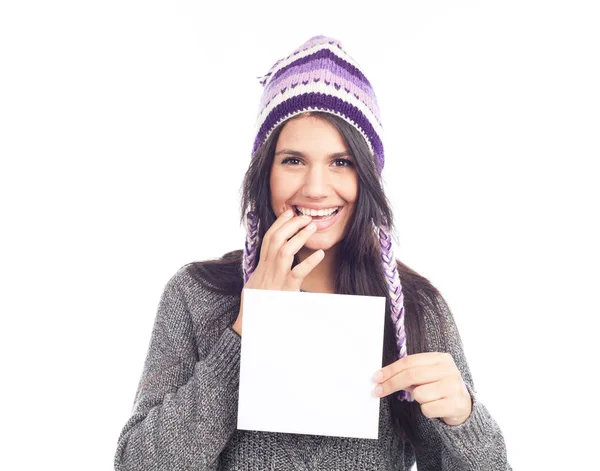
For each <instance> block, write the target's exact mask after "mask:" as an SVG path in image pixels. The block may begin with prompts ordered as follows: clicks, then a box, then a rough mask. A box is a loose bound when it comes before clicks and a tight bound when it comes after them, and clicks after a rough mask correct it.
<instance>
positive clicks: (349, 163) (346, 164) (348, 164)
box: [335, 159, 354, 167]
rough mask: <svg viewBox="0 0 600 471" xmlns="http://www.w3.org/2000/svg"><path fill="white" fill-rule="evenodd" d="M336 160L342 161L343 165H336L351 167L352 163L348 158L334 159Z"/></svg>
mask: <svg viewBox="0 0 600 471" xmlns="http://www.w3.org/2000/svg"><path fill="white" fill-rule="evenodd" d="M335 161H336V162H342V163H343V164H344V165H338V167H352V166H354V164H353V163H352V161H351V160H348V159H336V160H335Z"/></svg>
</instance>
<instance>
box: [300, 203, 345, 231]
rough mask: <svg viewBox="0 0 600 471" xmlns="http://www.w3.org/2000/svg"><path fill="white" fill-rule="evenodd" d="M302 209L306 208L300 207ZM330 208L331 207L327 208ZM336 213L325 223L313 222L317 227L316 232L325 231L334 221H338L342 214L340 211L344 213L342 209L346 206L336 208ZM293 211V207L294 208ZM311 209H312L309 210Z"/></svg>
mask: <svg viewBox="0 0 600 471" xmlns="http://www.w3.org/2000/svg"><path fill="white" fill-rule="evenodd" d="M302 207H303V208H304V207H306V206H302ZM329 207H330V208H331V206H329ZM338 208H339V209H338V212H337V213H336V215H335V216H333V217H332V218H331V219H327V220H325V221H314V220H313V222H314V223H315V226H317V232H319V231H324V230H325V229H328V228H329V227H331V226H333V225H334V224H335V223H336V221H337V220H338V218H339V217H340V214H342V211H344V209H345V208H346V206H345V205H344V206H338ZM294 209H295V206H294ZM311 209H312V208H311Z"/></svg>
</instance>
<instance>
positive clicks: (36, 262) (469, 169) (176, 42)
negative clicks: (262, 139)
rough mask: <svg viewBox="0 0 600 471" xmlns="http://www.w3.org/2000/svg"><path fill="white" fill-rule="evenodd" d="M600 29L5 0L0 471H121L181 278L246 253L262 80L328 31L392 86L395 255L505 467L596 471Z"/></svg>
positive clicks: (266, 6) (384, 89) (468, 8)
mask: <svg viewBox="0 0 600 471" xmlns="http://www.w3.org/2000/svg"><path fill="white" fill-rule="evenodd" d="M599 23H600V15H599V11H598V7H597V3H596V2H593V1H589V2H581V1H568V2H567V1H563V2H557V1H531V0H518V1H516V0H511V1H503V2H477V1H454V2H447V1H423V2H406V1H403V2H386V3H385V4H384V3H383V2H361V3H355V4H353V3H349V2H323V1H317V2H313V1H308V0H305V1H304V2H301V3H299V2H280V1H277V2H239V4H237V5H236V4H232V3H229V2H228V3H224V4H220V3H219V4H218V6H217V2H210V3H208V2H199V1H196V2H192V1H144V2H142V1H130V0H119V1H106V0H105V1H102V2H100V1H97V2H90V1H85V2H82V1H71V2H67V1H54V2H41V1H38V2H32V1H24V0H20V1H16V0H14V1H5V2H2V4H1V6H0V68H1V71H0V81H1V86H0V156H1V158H2V160H1V168H0V197H1V201H2V213H1V214H2V230H1V232H0V234H1V235H0V237H2V243H1V244H0V250H1V259H0V273H1V275H0V276H1V279H0V282H1V287H2V288H1V314H2V316H1V319H2V321H1V323H2V324H1V325H0V336H1V337H0V361H1V362H2V388H1V393H0V394H1V397H0V400H1V404H2V427H1V430H0V434H1V437H0V441H1V443H2V449H3V451H2V453H1V457H0V461H1V462H0V467H2V468H3V469H13V470H16V469H28V470H29V469H37V468H57V469H58V468H60V469H73V470H75V469H77V470H79V469H88V470H92V469H93V470H95V469H98V470H101V469H102V470H106V469H111V467H112V460H113V455H114V451H115V449H116V442H117V438H118V435H119V433H120V430H121V428H122V427H123V425H124V424H125V422H126V421H127V419H128V418H129V414H130V411H131V407H132V405H133V398H134V394H135V391H136V389H137V385H138V381H139V376H140V374H141V371H142V367H143V362H144V358H145V355H146V349H147V347H148V342H149V338H150V332H151V329H152V325H153V322H154V316H155V313H156V308H157V306H158V300H159V297H160V294H161V292H162V289H163V288H164V285H165V284H166V282H167V281H168V279H169V278H170V277H171V276H172V275H173V274H174V273H175V272H176V271H177V269H178V268H179V267H181V266H182V265H183V264H185V263H188V262H191V261H194V260H203V259H207V258H212V257H218V256H220V255H222V254H223V253H224V252H226V251H230V250H235V249H241V248H242V244H243V238H244V232H243V231H242V228H241V227H240V226H239V212H238V207H239V189H240V185H241V182H242V178H243V174H244V172H245V170H246V168H247V165H248V162H249V157H250V151H251V147H252V141H253V137H254V136H253V131H254V119H255V117H256V112H257V107H258V101H259V98H260V94H261V91H262V87H261V86H260V84H259V83H258V80H257V78H256V77H258V76H261V75H263V74H265V73H266V72H267V71H268V70H269V68H270V67H271V66H272V64H273V63H274V62H275V61H276V60H277V59H279V58H281V57H282V56H285V55H287V54H289V53H290V52H291V51H292V50H294V49H295V48H296V47H298V46H299V45H300V44H302V43H303V42H304V41H306V40H307V39H308V38H310V37H311V36H314V35H317V34H325V35H328V36H333V37H335V38H337V39H339V40H341V41H342V44H343V46H344V48H345V49H346V50H347V51H348V53H349V54H350V55H351V56H352V57H354V58H355V60H357V61H358V63H359V64H361V65H362V67H363V68H364V70H365V71H366V73H367V77H368V78H369V80H370V81H371V83H372V85H373V87H374V88H375V91H376V94H377V96H378V101H379V104H380V107H381V113H382V120H383V124H384V128H385V131H386V135H385V141H384V145H385V150H386V167H385V169H384V178H385V182H386V188H387V192H388V196H389V198H390V199H391V201H392V203H393V206H394V210H395V217H396V220H397V225H398V246H397V247H396V255H397V257H398V258H400V259H401V260H403V261H404V262H405V263H407V264H408V265H409V266H410V267H412V268H414V269H415V270H417V271H418V272H419V273H421V274H423V275H424V276H426V277H427V278H429V279H430V280H431V281H432V283H433V284H434V285H435V286H437V287H438V288H439V289H440V290H441V292H442V294H443V295H444V296H445V298H446V300H447V301H448V303H449V305H450V307H451V309H452V310H453V312H454V316H455V319H456V322H457V324H458V326H459V330H460V332H461V335H462V338H463V342H464V348H465V353H466V355H467V359H468V361H469V365H470V367H471V370H472V372H473V376H474V380H475V386H476V389H477V391H478V397H479V398H480V400H481V401H482V402H483V403H484V404H485V405H486V406H487V407H488V409H489V410H490V412H491V413H492V415H493V417H494V418H495V419H496V421H497V422H498V423H499V425H500V426H501V428H502V430H503V433H504V437H505V441H506V443H507V448H508V456H509V461H510V463H511V465H512V466H513V468H514V469H552V470H554V469H557V470H558V469H579V468H580V467H581V468H584V467H586V466H585V464H586V463H590V462H591V460H592V457H593V456H595V454H596V452H597V445H596V443H595V440H593V438H594V436H595V437H596V438H597V436H598V431H597V426H598V425H597V424H598V418H599V417H598V406H597V389H595V388H594V387H593V386H592V379H593V377H597V371H598V368H597V365H596V363H597V362H598V354H597V350H596V349H595V346H596V343H597V340H596V338H597V329H598V326H599V323H598V315H599V314H600V309H599V308H598V296H597V294H598V289H597V285H598V281H599V276H598V262H599V261H600V257H599V250H598V246H597V243H598V242H597V241H598V240H600V237H599V236H600V234H599V231H598V201H599V200H600V198H599V196H600V195H599V192H598V177H599V175H598V171H597V163H598V158H599V157H600V139H599V130H600V111H599V110H600V92H599V87H598V84H599V83H600V71H599V57H600V51H599V49H600V47H599V45H600V30H599V29H598V24H599ZM325 394H326V393H325Z"/></svg>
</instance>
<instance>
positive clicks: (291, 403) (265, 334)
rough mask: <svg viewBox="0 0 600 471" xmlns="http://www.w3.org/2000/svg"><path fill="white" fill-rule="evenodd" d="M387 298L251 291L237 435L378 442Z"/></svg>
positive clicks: (244, 330) (245, 323)
mask: <svg viewBox="0 0 600 471" xmlns="http://www.w3.org/2000/svg"><path fill="white" fill-rule="evenodd" d="M384 319H385V297H382V296H353V295H346V294H326V293H306V292H299V291H276V290H259V289H245V290H244V313H243V318H242V349H241V364H240V386H239V403H238V421H237V428H238V429H241V430H258V431H263V432H285V433H303V434H311V435H330V436H338V437H354V438H372V439H377V438H378V435H379V406H380V401H381V399H380V398H378V397H376V396H374V395H373V389H374V388H375V385H376V384H375V383H374V382H373V380H372V376H373V374H374V373H375V372H376V371H377V370H378V369H379V368H381V366H382V354H383V329H384Z"/></svg>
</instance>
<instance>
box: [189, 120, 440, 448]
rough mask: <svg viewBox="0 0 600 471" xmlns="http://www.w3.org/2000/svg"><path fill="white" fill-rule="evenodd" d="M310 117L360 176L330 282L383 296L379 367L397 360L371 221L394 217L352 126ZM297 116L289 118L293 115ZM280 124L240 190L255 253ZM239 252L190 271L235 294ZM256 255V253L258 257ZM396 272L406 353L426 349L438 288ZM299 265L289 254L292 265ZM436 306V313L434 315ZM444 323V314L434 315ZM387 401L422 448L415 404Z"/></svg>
mask: <svg viewBox="0 0 600 471" xmlns="http://www.w3.org/2000/svg"><path fill="white" fill-rule="evenodd" d="M309 115H310V116H314V117H318V118H320V119H323V120H325V121H327V122H329V123H330V124H332V125H333V126H335V128H336V129H337V130H338V131H339V133H340V134H341V136H342V137H343V139H344V140H345V143H346V146H347V148H348V150H349V151H350V153H351V155H352V157H353V162H354V164H355V168H356V170H357V173H358V179H359V192H358V197H357V201H356V207H355V209H354V212H353V215H352V217H351V219H350V221H349V222H348V226H349V227H348V229H347V232H346V236H345V237H344V239H342V240H341V241H340V247H339V250H340V252H339V266H338V270H337V278H336V280H335V291H336V293H338V294H354V295H368V296H385V297H386V298H387V302H386V316H385V329H384V351H383V358H382V361H383V365H389V364H390V363H393V362H394V361H396V360H397V358H398V357H397V355H398V354H397V350H396V341H395V338H394V331H393V323H392V319H391V315H390V301H389V293H388V287H387V284H386V280H385V278H384V274H383V272H382V269H381V262H380V249H379V243H378V241H377V235H376V234H375V231H374V229H373V225H374V224H375V225H376V226H379V225H380V224H382V223H386V224H387V226H388V227H389V229H390V233H392V234H393V233H394V224H393V215H392V211H391V209H390V204H389V201H388V199H387V197H386V195H385V193H384V191H383V188H382V185H381V182H380V181H379V178H378V176H377V172H376V169H375V164H374V162H373V157H372V154H371V151H370V150H369V147H368V145H367V143H366V141H365V139H364V138H363V136H362V135H361V134H360V132H359V131H357V130H356V129H355V128H354V127H353V126H352V125H350V124H349V123H347V122H346V121H345V120H343V119H342V118H340V117H338V116H336V115H333V114H330V113H323V112H314V111H313V112H307V113H303V114H302V115H299V116H309ZM299 116H296V117H293V118H291V119H295V118H297V117H299ZM284 124H285V122H284V123H282V124H280V125H279V126H278V127H277V128H276V129H275V130H274V131H273V132H272V133H271V134H270V136H269V138H268V139H267V140H266V141H265V143H264V144H263V145H262V147H261V148H259V149H258V150H257V151H256V153H255V155H254V156H253V158H252V160H251V163H250V165H249V168H248V170H247V172H246V175H245V178H244V182H243V185H242V188H241V193H242V199H241V207H240V209H241V218H240V223H241V224H243V223H244V218H245V216H246V213H247V212H248V211H254V212H255V213H256V215H257V217H258V221H259V242H258V247H257V252H256V253H257V254H260V248H261V245H262V240H263V237H264V235H265V233H266V231H267V229H268V228H269V227H270V226H271V225H272V224H273V222H274V221H275V219H276V217H275V214H274V212H273V209H272V208H271V204H270V201H271V199H270V184H269V180H270V173H271V166H272V163H273V159H274V154H275V148H276V145H277V140H278V138H279V134H280V133H281V130H282V128H283V126H284ZM242 258H243V251H242V250H234V251H231V252H228V253H226V254H225V255H223V256H222V257H221V258H220V259H215V260H207V261H201V262H194V263H192V264H190V266H189V269H190V272H191V273H192V274H193V275H194V276H195V278H196V279H197V280H198V281H199V282H200V283H202V284H203V285H204V286H205V287H206V288H208V289H209V290H211V291H213V292H216V293H219V294H223V295H233V296H240V295H241V291H242V289H243V271H242ZM257 258H258V256H257ZM396 262H397V264H398V272H399V276H400V280H401V283H402V290H403V292H404V310H405V319H404V323H405V331H406V336H407V351H408V354H409V355H410V354H415V353H422V352H426V351H428V350H427V345H428V339H427V329H426V325H425V321H424V318H425V315H424V313H423V304H424V303H425V302H427V300H432V299H435V297H436V295H437V294H439V292H438V290H437V289H436V288H435V287H434V286H433V285H432V284H431V283H430V282H429V280H427V279H426V278H424V277H423V276H421V275H419V274H418V273H417V272H416V271H414V270H412V269H411V268H409V267H408V266H407V265H405V264H404V263H402V262H401V261H399V260H396ZM298 263H299V259H298V256H295V257H294V262H293V264H292V267H294V266H296V265H297V264H298ZM439 312H440V311H439V310H436V313H439ZM439 317H440V323H441V324H442V325H443V323H444V317H443V316H442V315H439ZM385 400H387V401H388V402H389V405H390V410H391V411H392V418H393V423H394V429H395V431H396V433H398V435H399V436H400V437H401V438H404V437H403V432H404V433H405V434H406V438H408V439H409V441H410V442H411V444H412V445H413V447H415V448H416V449H417V450H423V442H422V441H421V438H420V437H417V435H416V432H415V430H414V429H413V427H412V425H413V424H414V423H415V420H416V414H419V413H420V411H419V410H418V409H419V405H418V403H416V402H401V401H399V400H398V399H397V393H394V394H391V395H389V396H387V397H386V398H385Z"/></svg>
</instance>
